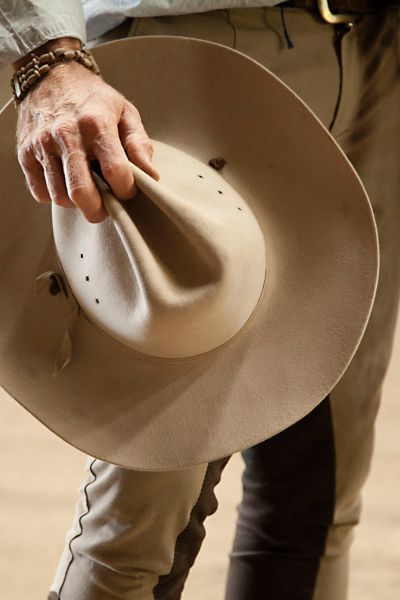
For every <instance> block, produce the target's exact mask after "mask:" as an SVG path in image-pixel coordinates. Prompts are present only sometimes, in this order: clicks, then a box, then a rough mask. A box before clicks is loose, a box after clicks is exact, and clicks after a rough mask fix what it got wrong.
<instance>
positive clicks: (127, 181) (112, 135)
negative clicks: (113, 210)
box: [92, 125, 135, 200]
mask: <svg viewBox="0 0 400 600" xmlns="http://www.w3.org/2000/svg"><path fill="white" fill-rule="evenodd" d="M92 152H93V154H94V156H95V158H97V160H98V161H99V163H100V167H101V172H102V174H103V176H104V178H105V179H106V181H107V183H108V184H109V185H110V187H111V189H112V191H113V192H114V194H115V195H116V196H117V198H119V199H120V200H128V199H129V198H132V196H134V193H135V190H134V181H133V173H132V169H131V167H130V165H129V160H128V158H127V156H126V154H125V152H124V149H123V147H122V146H121V141H120V139H119V134H118V128H117V126H116V125H115V126H114V127H109V129H108V131H107V132H106V133H102V134H99V135H97V137H96V139H95V140H94V143H93V146H92Z"/></svg>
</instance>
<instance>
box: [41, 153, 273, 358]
mask: <svg viewBox="0 0 400 600" xmlns="http://www.w3.org/2000/svg"><path fill="white" fill-rule="evenodd" d="M154 149H155V154H154V162H155V166H156V168H158V170H159V172H160V174H161V178H160V181H159V182H156V181H155V180H154V179H152V178H151V177H150V176H149V175H147V174H146V173H144V172H143V171H141V170H140V169H139V168H138V167H136V166H135V165H131V166H132V170H133V173H134V177H135V182H136V185H137V187H138V189H139V193H138V194H137V195H136V196H135V197H134V198H133V199H131V200H130V201H128V202H119V201H118V200H117V199H116V198H115V197H114V196H113V194H112V193H111V191H110V190H109V189H108V188H107V187H106V186H105V184H104V183H103V182H101V181H99V183H98V186H99V189H100V193H101V195H102V199H103V202H104V205H105V207H106V209H107V211H108V212H109V214H110V217H111V218H110V219H107V220H106V221H105V222H103V223H101V224H98V225H93V224H90V223H88V222H87V221H86V220H85V219H84V217H83V216H82V214H81V213H80V211H79V210H78V209H63V208H62V207H57V206H56V205H54V206H53V228H54V237H55V243H56V247H57V251H58V255H59V258H60V261H61V263H62V266H63V269H64V272H65V275H66V277H67V279H68V283H69V285H70V287H71V290H72V292H73V294H74V296H75V298H76V300H77V301H78V303H79V305H80V306H81V309H82V310H83V311H84V313H85V314H86V316H87V317H88V318H89V320H90V321H92V322H93V323H94V324H96V325H98V326H99V327H100V328H101V329H102V330H104V331H106V332H107V333H108V334H109V335H111V336H112V337H113V338H115V339H116V340H118V341H119V342H120V343H122V344H123V345H125V346H128V347H129V348H131V349H133V350H136V351H138V352H140V353H142V354H146V355H150V356H153V357H159V358H170V359H171V358H185V357H192V356H196V355H200V354H204V353H206V352H209V351H212V350H214V349H215V348H217V347H219V346H222V345H223V344H225V343H226V342H228V341H229V340H231V339H232V338H233V337H234V336H235V335H236V334H237V333H238V332H239V331H240V330H241V329H242V328H243V327H244V325H245V324H246V322H247V321H248V320H249V318H250V317H251V315H252V313H253V312H254V309H255V307H256V305H257V303H258V300H259V298H260V296H261V294H262V290H263V286H264V281H265V273H266V252H265V244H264V235H263V233H262V230H261V228H260V225H259V223H258V222H257V219H256V218H255V216H254V214H253V213H252V212H251V210H250V208H249V206H248V205H247V203H246V202H245V201H244V199H243V198H242V197H241V196H240V195H239V194H238V193H237V192H236V191H235V190H234V189H233V188H232V186H231V185H229V183H227V181H226V180H225V179H224V178H223V177H221V175H220V174H219V173H217V172H216V171H215V170H214V169H212V168H210V167H209V166H208V165H207V166H206V165H205V164H204V163H202V162H200V161H199V160H197V159H195V158H193V157H192V156H190V155H189V154H187V153H185V152H183V151H181V150H178V149H176V148H173V147H171V146H169V145H167V144H163V143H161V142H154Z"/></svg>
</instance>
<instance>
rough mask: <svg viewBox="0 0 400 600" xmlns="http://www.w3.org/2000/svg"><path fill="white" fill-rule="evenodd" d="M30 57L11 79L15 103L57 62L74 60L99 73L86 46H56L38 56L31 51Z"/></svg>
mask: <svg viewBox="0 0 400 600" xmlns="http://www.w3.org/2000/svg"><path fill="white" fill-rule="evenodd" d="M31 57H32V60H31V61H30V62H28V64H26V65H25V66H23V67H20V68H19V69H18V71H16V72H15V73H14V76H13V78H12V79H11V88H12V92H13V96H14V100H15V102H17V103H19V102H21V100H23V99H24V98H25V96H26V95H27V94H28V93H29V91H30V90H31V89H32V88H33V87H34V86H35V85H36V84H37V83H38V82H39V81H40V80H41V79H42V78H43V77H45V76H46V75H47V74H48V73H49V72H50V69H51V68H52V67H54V66H55V65H57V64H59V63H62V62H68V61H71V60H76V61H77V62H79V63H81V64H82V65H83V66H84V67H86V68H87V69H90V70H91V71H93V72H94V73H96V75H99V74H100V71H99V68H98V66H97V65H96V62H95V60H94V58H93V55H92V53H91V52H90V51H89V50H86V48H82V50H66V49H65V48H57V49H56V50H53V51H52V52H46V53H45V54H41V55H40V56H37V55H36V54H34V53H32V54H31Z"/></svg>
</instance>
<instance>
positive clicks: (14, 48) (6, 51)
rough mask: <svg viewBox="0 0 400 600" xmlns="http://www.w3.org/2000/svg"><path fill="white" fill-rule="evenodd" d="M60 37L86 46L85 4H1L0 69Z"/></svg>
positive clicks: (8, 0)
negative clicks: (83, 9)
mask: <svg viewBox="0 0 400 600" xmlns="http://www.w3.org/2000/svg"><path fill="white" fill-rule="evenodd" d="M60 37H73V38H77V39H79V40H81V42H82V43H85V42H86V31H85V21H84V17H83V11H82V2H81V0H1V3H0V68H2V67H4V66H5V65H7V64H8V63H11V62H14V61H16V60H18V59H19V58H21V57H22V56H25V55H26V54H28V52H31V51H32V50H34V49H35V48H37V47H38V46H41V45H42V44H44V43H45V42H47V41H48V40H52V39H57V38H60Z"/></svg>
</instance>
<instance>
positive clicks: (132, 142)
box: [118, 109, 160, 181]
mask: <svg viewBox="0 0 400 600" xmlns="http://www.w3.org/2000/svg"><path fill="white" fill-rule="evenodd" d="M118 129H119V135H120V139H121V143H122V145H123V147H124V148H125V151H126V153H127V155H128V157H129V160H130V161H131V162H133V163H134V164H135V165H137V166H138V167H140V168H141V169H143V171H145V172H146V173H148V174H149V175H150V176H151V177H153V178H154V179H156V180H157V181H158V180H159V179H160V175H159V173H158V171H157V169H156V168H155V167H154V166H153V164H152V158H153V144H152V143H151V140H150V138H149V136H148V135H147V133H146V130H145V129H144V127H143V123H142V121H141V119H140V116H139V113H138V112H137V111H135V110H131V109H124V111H123V113H122V116H121V119H120V122H119V124H118Z"/></svg>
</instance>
